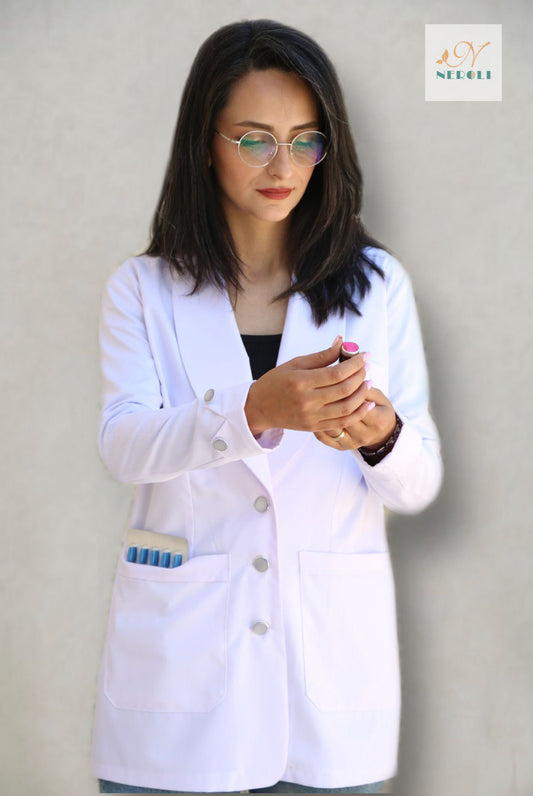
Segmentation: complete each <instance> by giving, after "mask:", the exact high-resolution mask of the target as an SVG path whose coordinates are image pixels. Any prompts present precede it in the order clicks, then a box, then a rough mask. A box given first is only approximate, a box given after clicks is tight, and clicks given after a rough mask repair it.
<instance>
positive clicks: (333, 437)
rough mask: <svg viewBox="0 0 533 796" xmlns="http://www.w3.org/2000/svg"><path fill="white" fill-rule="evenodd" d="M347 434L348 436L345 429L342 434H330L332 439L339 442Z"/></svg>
mask: <svg viewBox="0 0 533 796" xmlns="http://www.w3.org/2000/svg"><path fill="white" fill-rule="evenodd" d="M345 434H346V431H345V430H344V429H342V431H341V433H340V434H330V435H329V436H330V437H331V439H336V440H339V439H342V438H343V437H344V436H345Z"/></svg>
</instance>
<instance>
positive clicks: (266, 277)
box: [230, 222, 291, 334]
mask: <svg viewBox="0 0 533 796" xmlns="http://www.w3.org/2000/svg"><path fill="white" fill-rule="evenodd" d="M230 230H231V233H232V237H233V243H234V246H235V250H236V253H237V255H238V256H239V259H240V261H241V268H242V277H241V288H240V290H239V291H238V293H237V292H236V291H235V290H233V289H231V288H230V298H231V303H232V305H233V308H234V312H235V318H236V321H237V325H238V327H239V330H240V332H241V334H278V333H280V332H281V331H283V325H284V322H285V313H286V310H287V300H286V299H284V300H278V301H274V299H275V297H276V296H277V295H279V294H280V293H283V292H284V291H285V290H287V288H289V287H290V284H291V273H290V267H289V262H288V255H287V234H288V223H285V222H278V223H276V224H270V223H268V224H267V223H265V222H257V223H255V224H253V223H250V224H247V225H246V227H243V226H238V227H237V228H236V229H233V228H232V225H231V223H230Z"/></svg>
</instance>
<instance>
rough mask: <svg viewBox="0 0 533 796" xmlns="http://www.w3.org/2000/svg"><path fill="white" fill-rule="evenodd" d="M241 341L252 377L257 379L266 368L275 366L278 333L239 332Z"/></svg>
mask: <svg viewBox="0 0 533 796" xmlns="http://www.w3.org/2000/svg"><path fill="white" fill-rule="evenodd" d="M241 338H242V342H243V344H244V347H245V349H246V353H247V354H248V357H249V359H250V367H251V369H252V376H253V378H254V379H259V378H261V376H263V374H265V373H266V372H267V370H272V368H275V367H276V362H277V359H278V352H279V346H280V343H281V335H280V334H241Z"/></svg>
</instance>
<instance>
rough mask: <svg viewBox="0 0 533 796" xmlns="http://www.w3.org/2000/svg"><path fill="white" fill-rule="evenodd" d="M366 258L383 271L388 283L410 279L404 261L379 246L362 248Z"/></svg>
mask: <svg viewBox="0 0 533 796" xmlns="http://www.w3.org/2000/svg"><path fill="white" fill-rule="evenodd" d="M361 254H362V255H363V256H364V259H365V260H367V261H370V262H372V263H373V264H374V265H376V266H377V267H378V268H380V269H381V271H383V276H384V278H385V282H386V283H387V284H389V283H391V282H394V281H396V280H399V281H403V280H404V279H409V277H408V274H407V271H406V269H405V268H404V266H403V265H402V263H401V262H400V261H399V260H398V259H397V258H396V257H395V256H394V255H393V254H391V253H390V252H388V251H386V250H385V249H381V248H378V247H377V246H364V247H363V248H362V249H361Z"/></svg>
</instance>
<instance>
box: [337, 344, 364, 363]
mask: <svg viewBox="0 0 533 796" xmlns="http://www.w3.org/2000/svg"><path fill="white" fill-rule="evenodd" d="M358 351H359V346H358V345H357V343H343V344H342V346H341V353H340V356H339V362H344V361H345V360H346V359H350V357H353V356H355V354H357V352H358Z"/></svg>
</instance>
